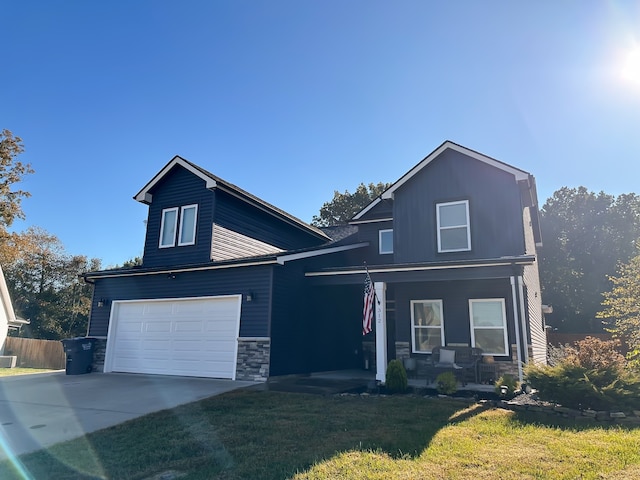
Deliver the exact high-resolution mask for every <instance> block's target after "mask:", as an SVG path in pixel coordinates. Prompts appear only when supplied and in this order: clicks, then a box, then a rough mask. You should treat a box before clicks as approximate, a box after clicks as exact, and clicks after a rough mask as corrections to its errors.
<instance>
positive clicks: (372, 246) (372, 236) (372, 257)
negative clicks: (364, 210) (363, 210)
mask: <svg viewBox="0 0 640 480" xmlns="http://www.w3.org/2000/svg"><path fill="white" fill-rule="evenodd" d="M388 229H393V222H392V221H389V222H374V223H365V224H362V225H359V226H358V241H360V242H369V246H368V247H366V248H365V249H363V252H364V253H365V254H366V256H367V260H368V263H369V264H370V265H384V264H390V263H395V262H394V259H395V249H396V245H395V238H394V245H393V251H394V253H390V254H384V255H381V254H380V238H379V232H380V230H388ZM394 237H395V232H394Z"/></svg>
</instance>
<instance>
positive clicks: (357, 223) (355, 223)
mask: <svg viewBox="0 0 640 480" xmlns="http://www.w3.org/2000/svg"><path fill="white" fill-rule="evenodd" d="M380 222H393V217H389V218H375V219H373V220H359V221H355V222H353V221H351V222H349V225H362V224H365V223H380Z"/></svg>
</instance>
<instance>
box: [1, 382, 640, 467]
mask: <svg viewBox="0 0 640 480" xmlns="http://www.w3.org/2000/svg"><path fill="white" fill-rule="evenodd" d="M548 418H550V417H531V416H529V417H526V416H524V414H522V413H515V412H511V411H506V410H501V409H493V408H485V407H483V406H481V405H471V406H470V405H469V404H467V403H463V402H458V401H454V400H448V399H425V398H419V397H412V396H391V397H360V396H345V397H342V396H319V395H304V394H293V393H281V392H268V391H257V390H239V391H235V392H231V393H228V394H225V395H221V396H218V397H214V398H211V399H207V400H204V401H200V402H196V403H193V404H190V405H185V406H182V407H178V408H175V409H173V410H168V411H164V412H158V413H155V414H152V415H148V416H146V417H143V418H140V419H136V420H132V421H130V422H127V423H125V424H122V425H118V426H116V427H113V428H109V429H106V430H102V431H100V432H95V433H93V434H89V435H87V436H85V437H83V438H81V439H78V440H74V441H71V442H66V443H63V444H59V445H56V446H54V447H52V448H50V449H48V450H47V451H40V452H36V453H33V454H28V455H24V456H22V457H20V458H19V459H17V460H16V461H15V462H13V463H11V462H3V463H1V464H0V478H2V479H20V478H36V479H40V478H47V479H48V478H54V479H55V478H64V479H88V478H113V479H141V480H142V479H151V478H154V476H157V475H158V474H161V473H163V472H167V471H174V472H178V473H184V474H185V476H183V477H179V478H184V479H210V478H220V479H227V480H232V479H284V478H295V479H296V480H302V479H336V478H345V479H352V478H353V479H388V478H407V479H408V478H411V479H414V478H416V479H439V478H452V479H480V480H482V479H489V478H490V479H491V480H495V479H501V478H505V479H507V478H508V479H512V478H523V479H548V478H559V479H574V478H583V479H596V478H597V479H602V478H611V479H614V478H615V479H624V478H640V429H624V428H619V427H615V426H607V427H602V426H571V425H569V426H566V425H565V426H562V425H558V424H550V423H548ZM551 418H554V419H555V418H558V420H561V421H563V419H562V418H560V417H551ZM21 468H22V469H24V470H23V472H28V475H22V476H21V474H20V469H21ZM155 478H158V477H155Z"/></svg>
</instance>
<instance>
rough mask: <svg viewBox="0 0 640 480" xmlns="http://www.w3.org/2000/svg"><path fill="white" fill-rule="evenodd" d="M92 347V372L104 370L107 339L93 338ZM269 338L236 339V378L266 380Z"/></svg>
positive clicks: (267, 374) (269, 347)
mask: <svg viewBox="0 0 640 480" xmlns="http://www.w3.org/2000/svg"><path fill="white" fill-rule="evenodd" d="M94 340H95V343H94V347H93V364H92V371H93V372H104V357H105V353H106V351H107V339H106V338H95V339H94ZM270 352H271V340H270V339H269V338H240V339H238V359H237V363H236V380H250V381H254V382H266V381H267V378H268V377H269V358H270Z"/></svg>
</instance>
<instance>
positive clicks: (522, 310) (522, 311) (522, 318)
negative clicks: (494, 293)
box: [518, 275, 529, 363]
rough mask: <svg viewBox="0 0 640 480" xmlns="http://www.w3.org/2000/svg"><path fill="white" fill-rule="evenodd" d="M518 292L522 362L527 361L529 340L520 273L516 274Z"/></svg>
mask: <svg viewBox="0 0 640 480" xmlns="http://www.w3.org/2000/svg"><path fill="white" fill-rule="evenodd" d="M518 293H520V322H521V323H522V336H523V337H524V346H525V348H524V363H529V340H528V338H527V322H526V318H527V317H526V315H525V308H524V286H523V282H522V275H518Z"/></svg>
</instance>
